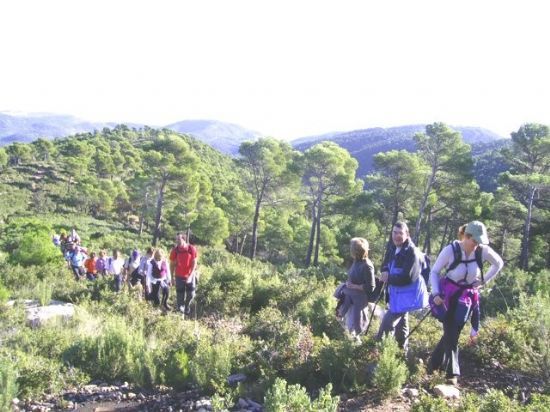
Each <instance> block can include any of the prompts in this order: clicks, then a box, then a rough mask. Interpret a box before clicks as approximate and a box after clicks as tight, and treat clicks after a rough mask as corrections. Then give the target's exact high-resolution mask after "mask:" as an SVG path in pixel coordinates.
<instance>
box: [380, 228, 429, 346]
mask: <svg viewBox="0 0 550 412" xmlns="http://www.w3.org/2000/svg"><path fill="white" fill-rule="evenodd" d="M421 259H422V256H421V253H420V251H418V249H417V248H416V246H415V245H414V243H413V241H412V239H411V238H410V234H409V227H408V226H407V224H406V223H405V222H399V221H398V222H396V223H395V224H394V225H393V228H392V244H391V245H390V247H389V248H388V250H387V252H386V256H385V258H384V262H383V264H382V270H381V273H380V281H381V282H384V283H387V285H388V292H389V296H390V301H389V310H388V311H387V312H386V313H385V314H384V317H383V318H382V322H381V324H380V328H379V330H378V334H377V336H376V337H377V339H382V337H383V336H385V335H387V334H392V335H394V336H395V339H396V341H397V344H398V345H399V347H400V348H401V349H403V350H404V352H405V354H406V353H407V349H408V334H409V315H408V311H409V310H410V309H408V308H407V309H402V308H404V307H411V306H415V305H416V304H418V306H419V307H416V309H420V308H421V307H423V306H425V305H424V302H423V301H424V300H426V302H425V303H426V304H427V291H426V285H425V284H424V280H423V278H422V276H421V271H422V262H421ZM422 285H423V288H424V290H423V291H422ZM405 291H407V292H409V291H412V292H413V295H414V298H415V299H417V298H418V299H420V301H419V302H412V303H413V305H411V302H409V301H407V302H405V301H404V300H405V299H407V300H408V296H410V294H409V293H407V294H405V293H400V292H405Z"/></svg>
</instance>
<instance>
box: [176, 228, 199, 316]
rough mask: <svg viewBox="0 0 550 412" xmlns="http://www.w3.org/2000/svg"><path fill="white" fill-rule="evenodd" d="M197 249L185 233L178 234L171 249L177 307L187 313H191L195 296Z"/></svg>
mask: <svg viewBox="0 0 550 412" xmlns="http://www.w3.org/2000/svg"><path fill="white" fill-rule="evenodd" d="M196 269H197V249H196V248H195V247H194V246H193V245H191V244H189V243H187V238H186V236H185V235H184V234H183V233H178V234H177V235H176V246H174V247H173V248H172V250H171V251H170V272H171V273H172V274H173V275H172V277H173V279H174V280H175V282H174V283H175V284H176V305H177V306H176V307H177V310H178V311H180V312H182V313H183V314H185V315H189V314H190V313H191V302H192V300H193V298H194V297H195V289H196V283H197V278H196V272H195V270H196Z"/></svg>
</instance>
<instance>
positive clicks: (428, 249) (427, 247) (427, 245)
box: [422, 208, 432, 256]
mask: <svg viewBox="0 0 550 412" xmlns="http://www.w3.org/2000/svg"><path fill="white" fill-rule="evenodd" d="M426 227H427V229H426V239H424V248H423V250H422V251H423V252H424V253H427V254H428V256H429V255H431V253H432V209H431V208H430V210H429V211H428V221H427V225H426Z"/></svg>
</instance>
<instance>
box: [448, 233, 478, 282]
mask: <svg viewBox="0 0 550 412" xmlns="http://www.w3.org/2000/svg"><path fill="white" fill-rule="evenodd" d="M450 245H451V247H452V248H453V256H454V258H453V262H452V263H451V264H450V265H449V267H448V268H447V272H450V271H451V270H453V269H455V268H456V267H457V266H458V265H460V264H461V263H464V264H465V265H467V264H468V263H471V262H476V263H477V267H478V268H479V271H480V272H481V282H483V283H484V282H485V279H484V278H483V257H482V255H483V246H481V245H478V246H477V248H476V251H475V256H474V258H473V259H470V260H462V250H461V249H460V244H459V243H458V240H453V241H452V242H451V243H450Z"/></svg>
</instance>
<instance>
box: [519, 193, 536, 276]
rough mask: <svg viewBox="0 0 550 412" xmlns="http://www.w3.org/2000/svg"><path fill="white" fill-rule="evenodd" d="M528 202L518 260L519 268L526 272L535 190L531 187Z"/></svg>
mask: <svg viewBox="0 0 550 412" xmlns="http://www.w3.org/2000/svg"><path fill="white" fill-rule="evenodd" d="M529 191H530V193H529V202H528V204H527V216H526V218H525V224H524V225H523V238H522V239H521V255H520V258H519V267H520V268H521V269H523V270H527V268H528V267H529V237H530V235H531V215H532V213H533V201H534V199H535V194H536V193H537V188H536V187H534V186H532V187H530V188H529Z"/></svg>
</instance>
